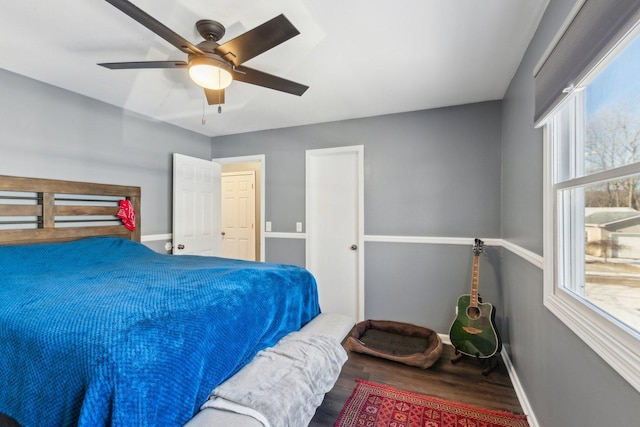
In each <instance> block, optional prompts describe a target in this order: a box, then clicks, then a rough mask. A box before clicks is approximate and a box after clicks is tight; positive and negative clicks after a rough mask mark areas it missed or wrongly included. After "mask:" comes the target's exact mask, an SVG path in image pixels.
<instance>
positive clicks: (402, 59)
mask: <svg viewBox="0 0 640 427" xmlns="http://www.w3.org/2000/svg"><path fill="white" fill-rule="evenodd" d="M133 3H134V4H135V5H137V6H138V7H139V8H141V9H143V10H144V11H146V12H147V13H148V14H150V15H151V16H153V17H154V18H156V19H157V20H158V21H160V22H162V23H163V24H164V25H166V26H168V27H169V28H171V29H172V30H174V31H175V32H176V33H178V34H180V35H181V36H182V37H184V38H186V39H187V40H190V41H191V42H193V43H194V44H197V43H199V42H200V41H202V39H201V37H200V36H199V35H198V33H197V32H196V30H195V22H196V21H197V20H199V19H214V20H216V21H219V22H221V23H222V24H224V25H225V26H226V28H227V32H226V35H225V36H224V38H223V39H222V40H221V42H220V43H224V42H226V41H228V40H231V39H232V38H233V37H235V36H238V35H240V34H242V33H244V32H245V31H247V30H250V29H252V28H254V27H256V26H258V25H260V24H262V23H263V22H265V21H267V20H269V19H271V18H273V17H275V16H277V15H279V14H280V13H284V14H285V15H286V17H287V18H288V19H289V20H290V21H291V22H292V23H293V24H294V25H295V26H296V28H297V29H298V30H299V31H300V35H298V36H296V37H294V38H292V39H290V40H288V41H287V42H285V43H283V44H281V45H279V46H277V47H275V48H273V49H272V50H269V51H267V52H265V53H263V54H262V55H259V56H258V57H256V58H253V59H251V60H249V61H247V62H246V63H245V64H244V65H246V66H248V67H251V68H255V69H258V70H260V71H264V72H267V73H269V74H275V75H277V76H280V77H283V78H286V79H288V80H293V81H296V82H299V83H303V84H306V85H308V86H309V87H310V88H309V90H307V92H306V93H305V94H304V95H302V97H298V96H295V95H290V94H285V93H281V92H277V91H273V90H270V89H265V88H262V87H258V86H253V85H248V84H245V83H241V82H233V83H232V84H231V86H230V87H229V88H227V90H226V104H225V105H224V106H223V112H222V114H218V112H217V106H208V105H207V106H205V107H204V114H205V117H206V124H205V125H203V124H202V116H203V98H204V96H203V91H202V89H201V88H199V87H198V86H196V85H195V84H194V83H193V82H192V81H191V80H190V79H189V77H188V75H187V71H186V70H184V69H173V70H108V69H105V68H102V67H99V66H97V65H96V63H98V62H124V61H144V60H147V61H150V60H183V61H186V55H185V54H184V53H182V52H181V51H179V50H178V49H176V48H175V47H173V46H172V45H170V44H169V43H168V42H166V41H165V40H163V39H162V38H160V37H158V36H156V35H155V34H153V33H152V32H151V31H149V30H148V29H147V28H145V27H143V26H142V25H140V24H139V23H137V22H136V21H134V20H132V19H131V18H129V17H128V16H126V15H125V14H123V13H122V12H120V11H119V10H118V9H116V8H115V7H113V6H112V5H110V4H108V3H107V2H105V1H102V0H83V1H78V0H57V1H43V0H20V1H11V2H3V5H2V9H1V14H0V67H1V68H4V69H7V70H9V71H12V72H15V73H18V74H22V75H25V76H28V77H31V78H33V79H36V80H40V81H43V82H46V83H49V84H52V85H54V86H58V87H61V88H65V89H68V90H70V91H73V92H77V93H80V94H82V95H86V96H88V97H91V98H95V99H98V100H101V101H104V102H107V103H109V104H113V105H116V106H119V107H122V108H125V109H127V110H131V111H134V112H136V113H140V114H142V115H145V116H148V117H151V118H153V119H156V120H161V121H165V122H168V123H173V124H175V125H177V126H180V127H183V128H186V129H190V130H192V131H195V132H198V133H201V134H205V135H208V136H218V135H226V134H234V133H242V132H249V131H257V130H263V129H273V128H280V127H289V126H298V125H304V124H310V123H321V122H328V121H334V120H343V119H351V118H359V117H369V116H376V115H381V114H389V113H398V112H405V111H414V110H422V109H429V108H436V107H443V106H450V105H459V104H466V103H473V102H480V101H487V100H496V99H501V98H502V97H503V96H504V93H505V91H506V89H507V86H508V85H509V82H510V81H511V79H512V77H513V75H514V73H515V71H516V68H517V66H518V64H519V63H520V60H521V59H522V56H523V54H524V51H525V49H526V47H527V45H528V43H529V41H530V39H531V37H532V35H533V33H534V31H535V28H536V26H537V24H538V22H539V20H540V18H541V16H542V13H543V12H544V9H545V7H546V5H547V3H548V0H518V1H514V0H439V1H436V0H342V1H338V0H335V1H326V0H325V1H323V0H304V1H301V0H269V1H266V0H134V1H133Z"/></svg>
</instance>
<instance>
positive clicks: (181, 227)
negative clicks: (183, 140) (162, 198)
mask: <svg viewBox="0 0 640 427" xmlns="http://www.w3.org/2000/svg"><path fill="white" fill-rule="evenodd" d="M220 169H221V167H220V165H219V164H216V163H214V162H212V161H210V160H202V159H197V158H194V157H189V156H185V155H182V154H177V153H176V154H174V155H173V254H174V255H187V254H188V255H208V256H219V255H220V246H221V245H220V241H221V235H220V220H219V217H218V218H217V219H216V218H215V216H216V215H215V213H216V212H220V175H221V173H220Z"/></svg>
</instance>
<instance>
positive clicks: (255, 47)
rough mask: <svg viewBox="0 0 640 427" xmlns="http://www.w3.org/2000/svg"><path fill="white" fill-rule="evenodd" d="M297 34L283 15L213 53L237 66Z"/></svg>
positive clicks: (230, 41) (227, 43) (225, 44)
mask: <svg viewBox="0 0 640 427" xmlns="http://www.w3.org/2000/svg"><path fill="white" fill-rule="evenodd" d="M298 34H300V32H299V31H298V30H297V29H296V27H294V26H293V24H292V23H291V22H290V21H289V20H288V19H287V18H286V17H285V16H284V15H278V16H276V17H275V18H273V19H271V20H270V21H267V22H265V23H264V24H262V25H259V26H257V27H256V28H254V29H252V30H249V31H247V32H246V33H244V34H242V35H240V36H238V37H236V38H235V39H232V40H229V41H228V42H226V43H224V44H222V45H220V46H218V47H217V48H216V49H215V51H216V53H217V54H218V55H220V56H222V57H223V58H225V59H226V60H227V61H229V62H231V63H232V64H233V65H235V66H238V65H240V64H242V63H243V62H246V61H248V60H250V59H251V58H254V57H256V56H258V55H260V54H261V53H263V52H266V51H267V50H269V49H271V48H273V47H276V46H278V45H279V44H280V43H283V42H285V41H287V40H289V39H290V38H292V37H294V36H297V35H298Z"/></svg>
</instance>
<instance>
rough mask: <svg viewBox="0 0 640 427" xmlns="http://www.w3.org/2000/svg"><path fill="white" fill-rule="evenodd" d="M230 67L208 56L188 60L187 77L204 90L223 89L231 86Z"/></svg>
mask: <svg viewBox="0 0 640 427" xmlns="http://www.w3.org/2000/svg"><path fill="white" fill-rule="evenodd" d="M230 70H231V67H230V66H229V65H228V64H227V63H226V62H224V61H222V60H220V59H216V58H211V57H208V56H197V57H194V58H190V59H189V77H191V80H193V81H194V82H195V83H196V84H197V85H198V86H202V87H203V88H206V89H214V90H218V89H224V88H226V87H227V86H229V85H230V84H231V82H232V81H233V78H232V77H231V71H230Z"/></svg>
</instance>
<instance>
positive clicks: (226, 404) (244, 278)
mask: <svg viewBox="0 0 640 427" xmlns="http://www.w3.org/2000/svg"><path fill="white" fill-rule="evenodd" d="M121 201H126V202H127V203H130V206H131V208H132V210H133V211H135V213H136V215H135V218H133V217H131V218H130V219H131V220H132V221H133V222H134V224H135V227H130V228H133V229H131V230H129V229H127V228H125V227H124V226H123V224H122V223H123V222H125V219H123V218H121V217H119V216H118V215H119V214H120V213H121V211H120V210H121V207H122V202H121ZM140 222H141V215H140V189H139V188H138V187H128V186H117V185H103V184H92V183H79V182H71V181H60V180H46V179H34V178H21V177H8V176H0V277H2V281H1V283H0V334H1V337H2V340H1V341H0V354H2V355H3V357H2V358H0V384H3V385H6V387H4V386H3V387H2V388H0V414H5V415H8V416H10V417H12V418H13V419H15V420H17V421H18V422H19V423H20V424H21V425H23V426H25V427H27V426H31V425H38V426H40V425H81V426H99V425H113V426H129V425H135V426H145V425H149V426H155V425H162V426H181V425H184V424H186V423H189V424H190V425H234V426H243V425H247V426H249V425H272V426H277V425H287V424H290V423H292V422H293V421H291V419H292V418H287V417H289V415H287V416H283V417H280V415H278V414H270V413H268V412H269V409H268V408H269V407H273V406H274V405H273V403H272V402H266V401H264V399H266V398H267V397H268V396H276V395H278V394H280V397H279V399H281V400H288V399H290V400H291V401H293V402H295V397H296V396H292V395H291V394H292V393H293V394H297V395H299V394H302V396H300V397H301V398H302V399H303V400H304V401H305V402H306V401H309V402H311V401H313V406H314V407H313V408H311V409H308V410H307V412H309V411H310V410H315V406H317V405H319V404H320V403H321V397H322V396H323V395H324V393H326V392H327V391H328V389H330V388H331V386H332V385H333V383H334V382H335V380H336V379H337V375H338V374H339V371H340V368H341V366H342V364H343V363H344V361H345V359H346V356H344V355H343V354H342V353H340V351H342V352H344V350H343V349H342V347H341V346H340V341H341V339H342V338H343V337H344V336H345V335H346V333H347V332H348V330H349V329H350V327H351V326H352V325H353V322H352V321H351V320H350V319H346V318H344V317H339V316H338V317H331V316H330V315H327V314H320V307H319V305H318V297H317V289H316V283H315V280H314V278H313V276H312V275H311V274H310V273H309V272H307V271H306V270H305V269H303V268H299V267H295V266H288V265H280V264H269V263H257V262H247V261H239V260H230V259H223V258H215V257H198V256H180V257H178V256H171V255H163V254H158V253H156V252H154V251H152V250H151V249H149V248H147V247H146V246H144V245H142V244H141V243H139V240H140ZM314 354H315V355H316V356H315V357H317V359H318V362H317V363H313V364H312V363H307V361H306V359H305V358H307V357H314V356H313V355H314ZM296 355H297V356H299V357H298V360H297V362H295V366H294V365H293V364H292V365H291V366H289V365H287V363H293V362H290V361H291V360H294V359H296V357H297V356H296ZM300 355H304V356H300ZM278 358H279V359H280V360H281V361H282V362H278V363H280V365H277V366H275V367H274V363H275V364H277V363H276V362H274V360H277V359H278ZM283 363H284V365H283ZM318 365H319V366H318ZM296 369H298V370H300V372H299V373H298V375H299V378H300V380H299V381H298V380H296V381H294V382H295V383H296V384H297V383H308V382H309V381H308V380H305V379H304V378H309V377H314V379H313V380H312V383H309V384H305V386H304V387H303V388H302V389H301V390H308V392H307V391H300V390H289V389H288V388H289V387H290V386H291V384H290V383H287V377H289V376H290V375H282V381H281V382H280V383H279V382H278V381H273V380H271V378H275V376H277V375H276V374H277V373H278V372H295V371H296ZM311 371H313V372H311ZM256 372H258V373H259V372H264V373H265V374H266V375H270V376H271V377H268V378H263V379H262V383H260V381H258V380H257V377H258V376H259V375H257V374H256ZM327 372H330V374H327ZM292 375H295V374H292ZM320 376H323V378H315V377H320ZM289 380H290V378H289ZM252 384H253V385H252ZM257 386H259V387H260V390H255V392H254V390H253V389H252V387H254V388H255V387H257ZM327 388H328V389H327ZM305 393H309V394H310V395H313V398H311V396H307V395H305ZM238 395H239V396H240V397H239V398H236V396H238ZM243 397H249V398H250V401H247V402H245V401H242V399H243ZM318 399H320V400H319V401H318ZM306 404H307V403H305V405H306ZM254 405H255V407H254V408H252V406H254ZM301 405H302V403H301V404H300V405H294V406H301ZM256 408H257V409H256ZM261 408H262V409H261ZM196 414H197V416H196V417H195V418H194V415H196ZM296 416H298V415H296ZM301 416H305V417H308V413H307V414H306V415H301ZM256 420H261V421H260V422H258V423H257V424H256V422H257V421H256Z"/></svg>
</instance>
